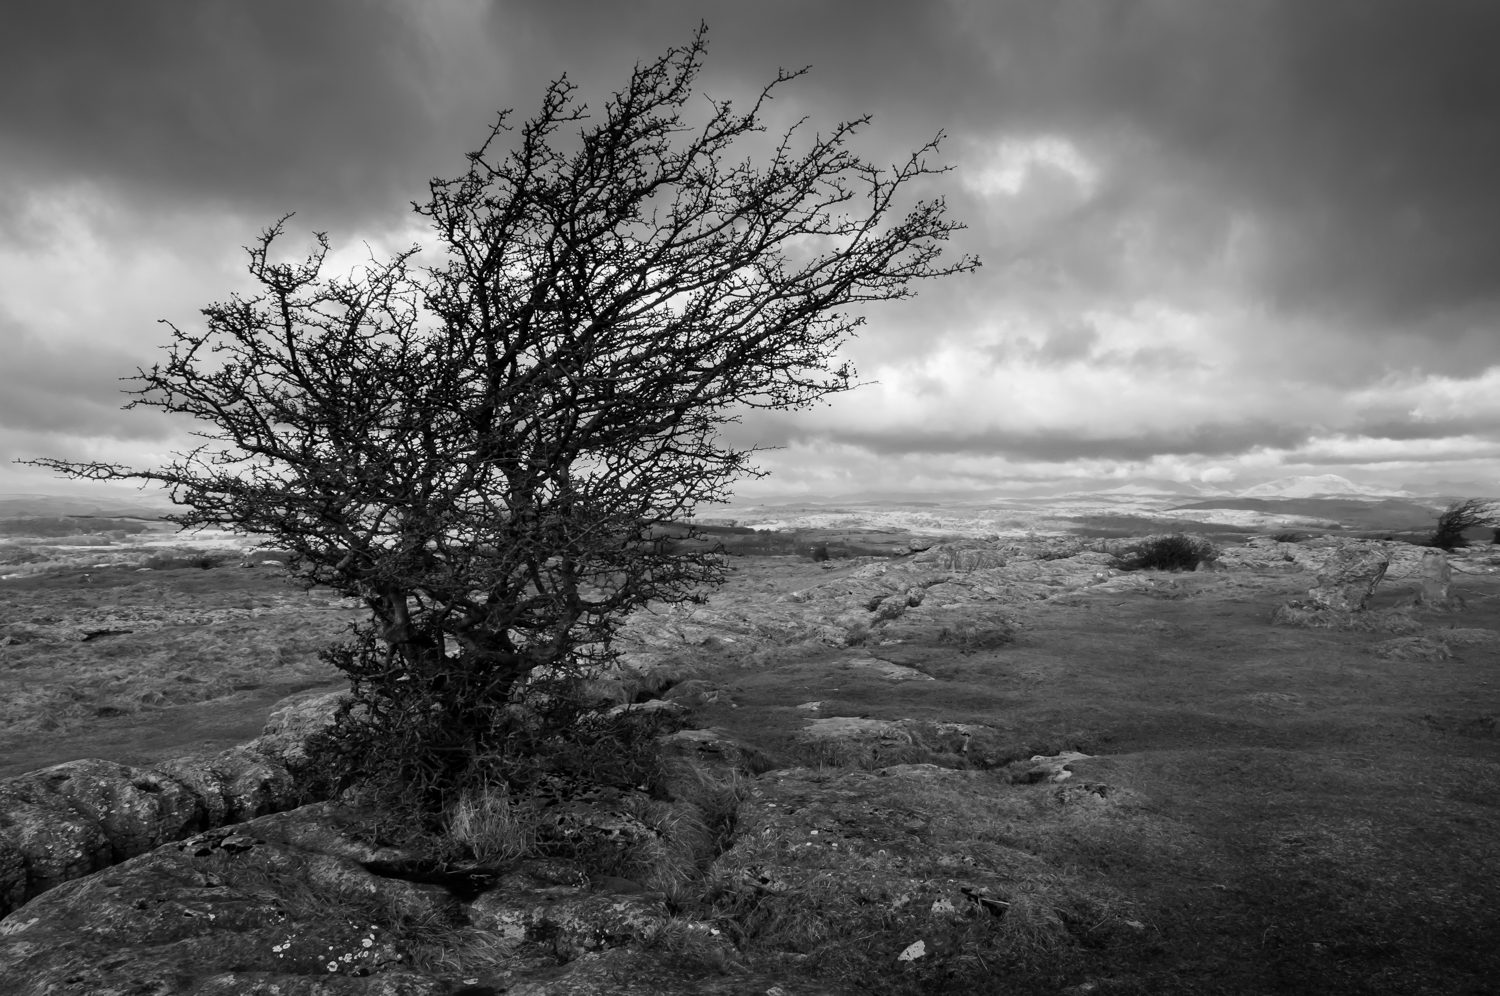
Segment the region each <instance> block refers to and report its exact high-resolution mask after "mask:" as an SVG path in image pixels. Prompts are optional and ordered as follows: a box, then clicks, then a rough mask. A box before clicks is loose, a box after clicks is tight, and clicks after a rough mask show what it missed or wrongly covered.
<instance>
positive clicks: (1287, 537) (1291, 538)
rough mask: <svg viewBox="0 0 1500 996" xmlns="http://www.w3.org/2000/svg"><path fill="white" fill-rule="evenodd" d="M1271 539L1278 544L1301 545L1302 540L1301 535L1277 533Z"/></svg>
mask: <svg viewBox="0 0 1500 996" xmlns="http://www.w3.org/2000/svg"><path fill="white" fill-rule="evenodd" d="M1271 538H1272V539H1273V540H1275V541H1276V542H1278V543H1301V542H1302V539H1303V537H1302V534H1301V533H1277V534H1276V535H1275V536H1272V537H1271Z"/></svg>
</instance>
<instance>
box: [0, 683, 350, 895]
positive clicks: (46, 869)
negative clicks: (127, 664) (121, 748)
mask: <svg viewBox="0 0 1500 996" xmlns="http://www.w3.org/2000/svg"><path fill="white" fill-rule="evenodd" d="M341 698H342V693H333V694H328V693H321V694H313V695H308V694H302V695H298V696H293V697H291V698H289V699H286V700H283V702H282V703H280V704H278V705H277V707H276V708H274V709H273V710H272V712H271V718H270V720H269V721H268V722H267V724H266V727H265V729H266V732H265V734H263V735H262V736H261V737H259V738H257V739H256V740H252V741H251V742H250V743H248V744H243V745H241V746H238V747H231V748H229V749H228V750H225V751H220V752H218V753H216V754H210V755H188V756H185V757H180V758H174V759H173V760H170V761H166V762H164V763H162V764H160V765H158V766H157V767H156V768H151V769H147V768H136V767H132V766H130V765H126V764H116V763H114V762H112V761H104V760H100V759H98V758H84V759H81V760H77V761H68V762H66V763H64V764H57V765H53V766H52V767H49V768H43V769H41V770H39V771H32V772H28V773H26V774H24V775H20V776H18V777H16V778H12V779H9V780H8V781H6V782H3V783H0V914H4V913H6V912H9V911H10V910H13V909H15V908H16V907H17V906H19V905H21V904H22V903H24V902H26V900H28V899H30V898H31V897H33V896H38V895H40V894H42V893H44V892H46V891H48V890H49V889H52V888H55V887H56V886H58V885H61V884H62V883H64V882H68V881H71V880H72V879H75V878H78V877H80V876H83V875H88V874H91V873H93V872H96V871H98V870H99V869H101V868H107V867H109V866H110V865H113V864H116V863H118V862H120V861H123V860H126V859H128V858H131V857H134V856H136V855H139V854H143V853H145V852H147V851H149V850H151V849H152V848H155V847H157V846H159V845H161V844H163V843H167V842H169V841H174V840H179V839H181V838H183V837H185V836H187V835H189V834H192V833H196V832H198V831H201V830H207V829H211V828H213V827H218V826H223V825H225V824H228V823H238V822H241V821H243V820H248V819H253V818H255V817H257V816H263V815H265V814H268V813H275V812H280V811H283V810H286V809H291V808H294V807H296V806H300V805H302V804H303V803H304V802H308V801H310V799H309V798H308V794H307V792H306V790H305V789H304V788H303V787H302V786H301V785H299V784H298V782H297V779H296V778H295V776H294V775H293V774H292V771H291V768H292V767H293V766H295V765H296V764H297V763H298V762H300V761H301V760H302V759H303V758H304V755H303V751H302V745H303V743H304V741H305V739H306V737H307V736H308V735H310V734H311V733H312V732H313V731H315V730H317V729H321V728H322V727H323V726H325V725H326V724H327V723H328V722H329V721H330V720H331V718H332V715H333V710H334V709H336V708H337V706H338V703H339V701H340V700H341Z"/></svg>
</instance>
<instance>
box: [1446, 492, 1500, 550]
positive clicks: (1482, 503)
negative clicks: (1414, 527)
mask: <svg viewBox="0 0 1500 996" xmlns="http://www.w3.org/2000/svg"><path fill="white" fill-rule="evenodd" d="M1497 519H1500V507H1497V505H1496V503H1495V502H1493V501H1491V500H1489V499H1488V498H1465V499H1463V500H1462V501H1455V502H1453V503H1451V504H1450V505H1449V506H1448V507H1447V508H1445V509H1443V512H1442V514H1441V515H1439V516H1438V520H1437V528H1436V529H1435V530H1433V533H1432V537H1431V539H1429V540H1428V542H1430V543H1431V544H1432V545H1433V546H1435V547H1438V548H1439V549H1442V550H1452V549H1454V548H1455V547H1460V546H1463V545H1464V543H1465V540H1464V530H1465V529H1472V528H1474V527H1475V526H1493V525H1495V524H1496V520H1497Z"/></svg>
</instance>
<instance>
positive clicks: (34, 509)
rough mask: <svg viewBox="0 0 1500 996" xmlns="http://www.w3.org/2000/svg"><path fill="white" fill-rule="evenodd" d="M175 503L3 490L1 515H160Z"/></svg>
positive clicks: (115, 517) (109, 517)
mask: <svg viewBox="0 0 1500 996" xmlns="http://www.w3.org/2000/svg"><path fill="white" fill-rule="evenodd" d="M170 511H172V506H171V505H169V504H167V503H166V502H152V501H132V500H130V499H128V498H127V499H119V498H115V497H113V496H104V497H102V498H80V497H77V496H74V495H45V494H20V493H16V492H6V493H0V518H6V519H13V518H27V517H33V516H59V515H89V516H98V517H100V518H107V519H159V518H161V517H162V516H163V515H164V514H166V513H167V512H170Z"/></svg>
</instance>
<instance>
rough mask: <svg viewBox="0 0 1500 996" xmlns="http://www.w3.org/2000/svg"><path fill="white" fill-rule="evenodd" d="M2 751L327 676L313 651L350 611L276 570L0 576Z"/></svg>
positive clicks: (336, 633) (337, 631) (331, 676)
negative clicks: (2, 606)
mask: <svg viewBox="0 0 1500 996" xmlns="http://www.w3.org/2000/svg"><path fill="white" fill-rule="evenodd" d="M0 598H3V599H4V601H5V603H6V607H7V615H6V619H5V620H4V621H3V622H0V755H3V754H6V753H8V752H12V751H17V752H18V751H19V750H20V749H21V747H22V746H23V745H25V744H27V742H28V741H30V740H32V739H33V738H35V737H37V736H38V735H48V736H58V735H63V734H72V733H77V732H79V731H83V730H86V729H88V728H89V727H90V726H91V725H93V724H95V723H97V722H98V721H100V720H108V719H111V718H117V717H121V716H138V715H143V714H149V713H151V712H154V711H158V710H162V709H169V708H173V707H177V706H186V705H196V704H200V703H209V702H215V701H219V700H224V699H228V698H230V697H232V696H234V695H237V694H240V693H242V692H246V691H252V690H255V689H259V688H262V687H276V686H301V687H309V686H312V685H316V684H320V683H329V682H334V681H336V680H337V679H338V675H337V674H336V673H335V672H333V671H332V670H331V669H330V668H329V667H328V666H327V665H325V664H323V663H322V662H321V661H319V660H318V657H317V651H318V649H319V648H320V647H321V646H322V645H323V644H324V643H326V642H329V641H331V640H336V639H338V638H339V637H340V636H341V635H342V633H343V631H344V629H345V627H346V626H347V624H348V622H349V621H350V620H351V619H352V618H353V614H352V612H351V611H350V610H348V609H344V608H341V607H338V606H336V605H333V604H330V603H331V601H332V599H331V598H330V597H329V596H327V595H321V596H320V595H318V594H316V593H312V594H310V593H307V592H304V591H302V590H300V589H298V588H296V587H293V586H291V585H289V584H287V583H286V582H285V581H284V580H283V579H282V577H281V576H280V574H279V573H278V572H274V571H272V570H271V569H255V570H241V569H239V568H233V567H221V568H218V569H208V570H205V569H201V568H199V567H191V568H184V569H177V570H157V571H150V572H145V573H138V572H136V571H135V570H134V569H131V568H105V569H99V570H94V571H91V572H89V575H88V577H87V579H85V578H84V577H82V576H80V575H77V574H71V573H59V572H50V573H43V574H36V575H29V576H26V577H21V578H13V579H10V580H8V581H0Z"/></svg>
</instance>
